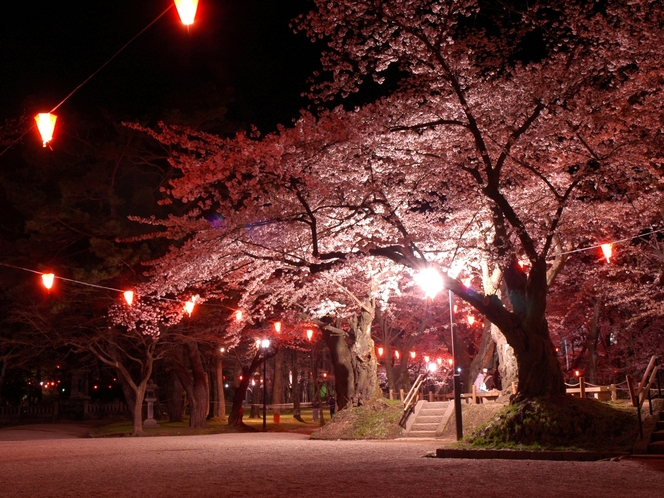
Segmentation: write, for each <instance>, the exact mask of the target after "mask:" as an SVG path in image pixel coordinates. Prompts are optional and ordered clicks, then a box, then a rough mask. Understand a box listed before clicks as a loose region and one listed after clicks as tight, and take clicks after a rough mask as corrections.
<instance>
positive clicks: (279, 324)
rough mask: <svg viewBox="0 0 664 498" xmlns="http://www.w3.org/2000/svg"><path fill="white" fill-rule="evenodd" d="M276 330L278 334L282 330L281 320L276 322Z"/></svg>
mask: <svg viewBox="0 0 664 498" xmlns="http://www.w3.org/2000/svg"><path fill="white" fill-rule="evenodd" d="M274 330H275V332H276V333H277V334H278V333H279V332H281V322H274Z"/></svg>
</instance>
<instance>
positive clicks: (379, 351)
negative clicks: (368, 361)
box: [378, 347, 384, 356]
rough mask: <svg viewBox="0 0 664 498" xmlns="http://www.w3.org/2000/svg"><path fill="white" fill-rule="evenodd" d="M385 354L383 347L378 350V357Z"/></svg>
mask: <svg viewBox="0 0 664 498" xmlns="http://www.w3.org/2000/svg"><path fill="white" fill-rule="evenodd" d="M383 352H384V349H383V348H382V347H381V348H378V356H383Z"/></svg>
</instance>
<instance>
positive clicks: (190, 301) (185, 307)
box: [184, 297, 196, 316]
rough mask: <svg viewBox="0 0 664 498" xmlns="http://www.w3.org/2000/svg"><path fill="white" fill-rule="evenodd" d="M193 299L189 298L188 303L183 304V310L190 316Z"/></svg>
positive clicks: (192, 309) (192, 308)
mask: <svg viewBox="0 0 664 498" xmlns="http://www.w3.org/2000/svg"><path fill="white" fill-rule="evenodd" d="M195 300H196V299H195V298H193V297H192V298H191V299H190V300H189V301H187V302H186V303H184V310H185V311H186V312H187V313H188V314H189V316H191V312H192V311H194V304H195Z"/></svg>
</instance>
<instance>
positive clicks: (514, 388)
mask: <svg viewBox="0 0 664 498" xmlns="http://www.w3.org/2000/svg"><path fill="white" fill-rule="evenodd" d="M516 390H517V383H516V382H512V394H516Z"/></svg>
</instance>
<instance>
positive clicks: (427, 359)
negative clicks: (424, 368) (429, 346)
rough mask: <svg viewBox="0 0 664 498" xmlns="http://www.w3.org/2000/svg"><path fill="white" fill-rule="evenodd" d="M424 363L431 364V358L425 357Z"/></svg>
mask: <svg viewBox="0 0 664 498" xmlns="http://www.w3.org/2000/svg"><path fill="white" fill-rule="evenodd" d="M424 363H429V356H428V355H427V356H425V357H424Z"/></svg>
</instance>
